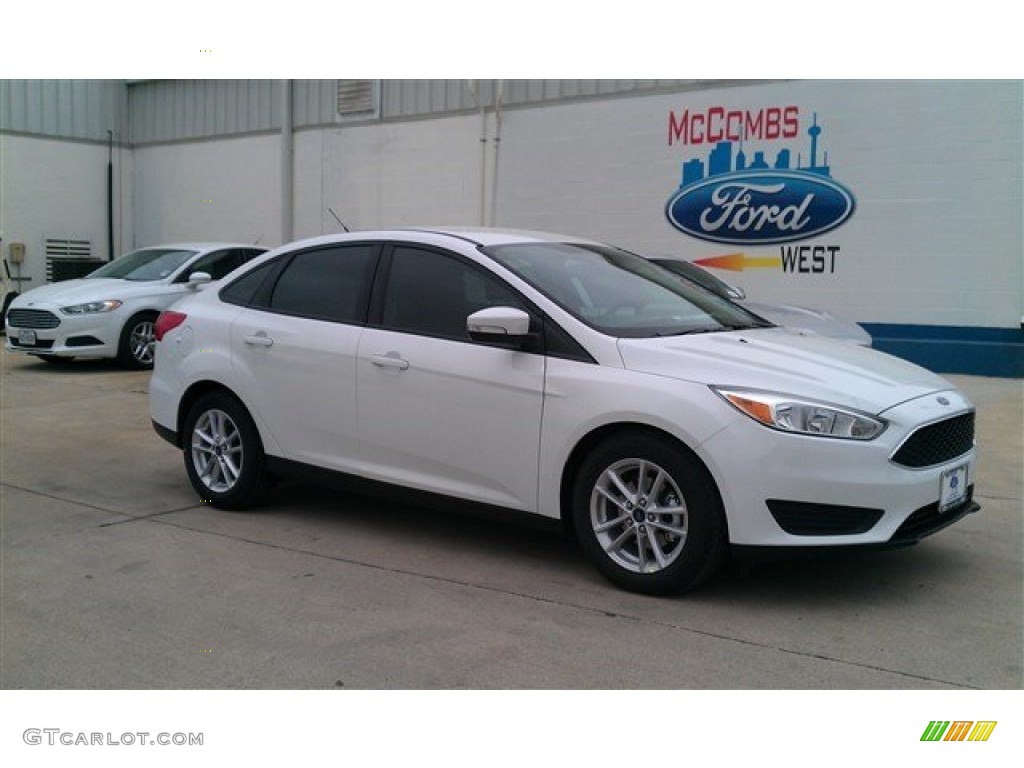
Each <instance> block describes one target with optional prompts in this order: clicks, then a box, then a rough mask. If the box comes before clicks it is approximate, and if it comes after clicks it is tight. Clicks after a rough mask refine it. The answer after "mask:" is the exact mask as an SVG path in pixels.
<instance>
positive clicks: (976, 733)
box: [921, 720, 996, 741]
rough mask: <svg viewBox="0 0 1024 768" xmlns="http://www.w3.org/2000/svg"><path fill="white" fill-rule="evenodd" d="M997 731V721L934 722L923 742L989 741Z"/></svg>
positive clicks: (924, 734) (930, 724) (925, 733)
mask: <svg viewBox="0 0 1024 768" xmlns="http://www.w3.org/2000/svg"><path fill="white" fill-rule="evenodd" d="M995 729H996V721H995V720H977V721H975V720H954V721H952V722H950V721H949V720H932V721H931V722H929V723H928V727H927V728H925V729H924V733H923V734H922V735H921V741H988V737H989V736H991V735H992V731H994V730H995Z"/></svg>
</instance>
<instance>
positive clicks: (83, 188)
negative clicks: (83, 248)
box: [0, 134, 132, 290]
mask: <svg viewBox="0 0 1024 768" xmlns="http://www.w3.org/2000/svg"><path fill="white" fill-rule="evenodd" d="M108 155H109V151H108V148H107V147H105V146H103V145H101V144H93V143H87V142H72V141H57V140H52V139H41V138H32V137H26V136H16V135H8V134H0V231H2V232H3V256H4V257H5V258H6V257H7V256H8V254H9V251H8V248H9V246H10V244H11V243H24V244H25V248H26V255H25V263H24V264H23V265H22V274H23V275H24V276H25V277H31V278H32V279H31V281H30V282H26V283H24V284H23V286H22V288H23V289H24V290H28V289H30V288H34V287H36V286H39V285H42V284H44V283H45V277H46V254H45V249H44V241H45V240H46V238H49V237H56V238H68V239H76V240H89V241H90V242H91V244H92V255H93V257H94V258H99V259H106V258H107V256H108V242H107V240H108V237H107V162H108ZM131 178H132V170H131V152H130V151H129V150H123V149H119V148H118V147H114V251H115V254H119V253H120V252H121V250H122V249H123V248H126V247H127V246H129V244H130V240H131ZM13 271H14V268H13V266H12V272H13Z"/></svg>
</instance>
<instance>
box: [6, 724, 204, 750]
mask: <svg viewBox="0 0 1024 768" xmlns="http://www.w3.org/2000/svg"><path fill="white" fill-rule="evenodd" d="M21 738H22V741H24V742H25V743H26V744H28V745H30V746H43V745H45V746H50V747H56V746H65V747H131V746H142V747H201V746H203V734H202V733H180V732H179V733H167V732H165V731H161V732H160V733H151V732H149V731H125V732H124V733H110V732H109V731H108V732H106V733H99V732H96V731H92V732H86V731H64V730H61V729H60V728H26V729H25V731H24V732H23V733H22V734H21Z"/></svg>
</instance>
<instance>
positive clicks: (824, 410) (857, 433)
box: [712, 387, 886, 440]
mask: <svg viewBox="0 0 1024 768" xmlns="http://www.w3.org/2000/svg"><path fill="white" fill-rule="evenodd" d="M712 390H713V391H714V392H715V393H716V394H718V396H719V397H721V398H723V399H724V400H725V401H726V402H727V403H729V404H730V405H731V406H733V407H734V408H736V410H738V411H740V412H741V413H744V414H746V415H747V416H749V417H750V418H752V419H754V420H755V421H758V422H760V423H761V424H764V425H765V426H766V427H771V428H772V429H778V430H780V431H782V432H793V433H795V434H799V435H814V436H817V437H838V438H843V439H846V440H873V439H874V438H876V437H878V436H879V435H880V434H882V432H883V431H884V430H885V427H886V422H885V421H883V420H882V419H878V418H875V417H874V416H871V415H869V414H867V413H861V412H860V411H854V410H852V409H847V408H839V407H837V406H835V405H831V404H828V403H819V402H816V401H814V400H804V399H802V398H796V397H790V396H789V395H780V394H776V393H774V392H759V391H757V390H752V389H725V388H719V387H712Z"/></svg>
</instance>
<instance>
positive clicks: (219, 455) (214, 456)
mask: <svg viewBox="0 0 1024 768" xmlns="http://www.w3.org/2000/svg"><path fill="white" fill-rule="evenodd" d="M184 435H185V446H184V455H185V471H186V472H187V473H188V479H189V481H190V482H191V483H192V487H193V488H195V489H196V492H197V493H198V494H199V495H200V497H202V499H203V500H204V501H206V502H209V503H210V504H213V505H214V506H215V507H220V508H222V509H245V508H246V507H249V506H252V504H253V502H254V501H255V500H256V499H257V497H258V496H259V495H260V494H261V493H262V492H263V491H264V490H265V489H266V487H267V475H266V471H265V469H264V463H265V462H264V454H263V443H262V442H261V441H260V436H259V432H258V431H257V429H256V425H255V424H254V423H253V420H252V417H251V416H249V412H248V411H246V409H245V407H244V406H243V405H242V404H241V403H240V402H239V401H238V400H236V399H235V398H234V397H232V396H231V395H229V394H227V393H224V392H213V393H210V394H207V395H204V396H203V397H201V398H200V399H199V400H198V401H197V402H196V404H195V405H193V406H192V409H191V410H190V411H189V413H188V416H187V417H186V418H185V425H184Z"/></svg>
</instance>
